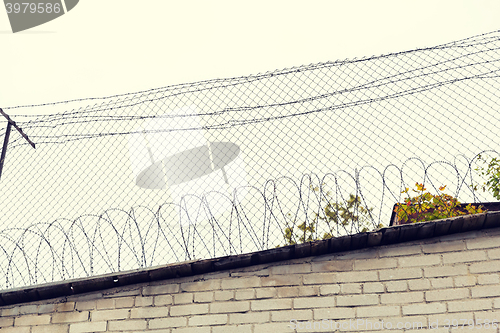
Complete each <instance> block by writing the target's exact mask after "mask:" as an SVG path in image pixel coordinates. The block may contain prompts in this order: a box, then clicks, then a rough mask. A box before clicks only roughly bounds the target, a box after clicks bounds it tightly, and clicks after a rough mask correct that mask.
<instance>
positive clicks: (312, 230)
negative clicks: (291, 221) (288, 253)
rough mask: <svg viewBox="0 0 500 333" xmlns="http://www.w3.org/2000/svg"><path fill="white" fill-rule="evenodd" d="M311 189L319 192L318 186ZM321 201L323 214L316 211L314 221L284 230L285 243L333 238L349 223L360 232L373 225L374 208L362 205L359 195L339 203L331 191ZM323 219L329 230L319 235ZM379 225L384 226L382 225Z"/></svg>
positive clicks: (350, 196) (351, 196)
mask: <svg viewBox="0 0 500 333" xmlns="http://www.w3.org/2000/svg"><path fill="white" fill-rule="evenodd" d="M311 189H312V190H314V191H315V192H319V188H318V187H314V188H313V187H311ZM321 203H322V209H321V210H322V214H318V213H314V218H313V219H312V221H310V222H307V221H305V222H302V223H301V224H298V225H297V226H294V225H292V226H289V227H286V228H285V229H284V230H283V237H284V239H285V245H294V244H297V243H299V244H300V243H305V242H311V241H315V240H320V239H327V238H332V237H334V236H333V235H334V234H335V231H336V230H338V229H339V228H341V227H344V228H347V227H348V226H349V225H353V226H354V227H355V229H357V230H358V231H360V232H366V231H368V230H370V229H371V228H372V227H373V224H372V222H371V221H372V218H371V216H370V214H371V212H372V211H373V208H366V207H364V206H363V205H361V199H360V197H359V196H355V195H354V194H350V195H349V199H348V200H347V201H346V202H345V204H339V203H337V202H335V201H334V200H333V198H332V197H331V193H330V192H327V193H326V198H322V199H321ZM288 216H289V217H291V214H288ZM321 221H322V222H323V223H324V224H325V227H326V228H325V229H326V230H327V232H324V233H323V235H322V236H319V235H318V233H317V228H318V225H319V223H320V222H321ZM377 227H382V225H378V226H377Z"/></svg>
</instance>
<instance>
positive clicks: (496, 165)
mask: <svg viewBox="0 0 500 333" xmlns="http://www.w3.org/2000/svg"><path fill="white" fill-rule="evenodd" d="M478 161H481V162H482V164H483V165H481V166H478V167H477V168H476V171H477V172H479V173H480V174H481V176H486V177H488V180H487V181H486V182H485V183H483V185H482V189H483V192H486V189H488V190H489V191H491V193H492V194H493V197H495V199H497V200H500V159H497V158H492V159H491V160H490V161H489V162H488V161H487V158H486V157H484V156H481V155H479V156H478ZM485 164H486V166H484V165H485ZM472 188H473V189H474V191H477V190H478V185H473V186H472Z"/></svg>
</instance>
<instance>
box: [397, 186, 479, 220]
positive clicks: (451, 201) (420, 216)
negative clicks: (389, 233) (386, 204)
mask: <svg viewBox="0 0 500 333" xmlns="http://www.w3.org/2000/svg"><path fill="white" fill-rule="evenodd" d="M415 186H416V190H412V191H413V192H415V193H417V195H415V196H413V197H408V198H407V199H406V200H405V202H404V203H403V204H398V205H396V207H395V208H394V211H395V212H396V216H397V219H398V221H401V222H403V223H407V222H408V221H409V222H410V223H416V222H423V221H432V220H437V219H444V218H447V217H455V216H461V215H468V214H478V213H483V212H485V210H484V207H482V206H478V207H476V206H473V205H472V204H468V205H467V206H466V207H465V208H462V207H461V206H460V202H459V201H458V200H457V198H455V197H452V196H451V195H448V194H445V193H444V190H445V189H446V185H445V186H441V187H440V188H439V191H440V192H442V193H440V194H438V195H433V194H431V193H429V192H425V191H426V190H427V189H426V188H425V187H424V185H423V184H419V183H416V184H415ZM401 193H405V194H408V196H409V188H406V189H405V190H404V191H402V192H401Z"/></svg>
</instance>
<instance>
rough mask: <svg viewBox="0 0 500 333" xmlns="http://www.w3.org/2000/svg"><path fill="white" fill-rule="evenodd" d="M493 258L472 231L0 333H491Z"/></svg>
mask: <svg viewBox="0 0 500 333" xmlns="http://www.w3.org/2000/svg"><path fill="white" fill-rule="evenodd" d="M499 259H500V235H499V230H490V231H474V232H471V233H464V234H459V235H453V236H445V237H442V238H434V239H428V240H423V241H420V242H415V241H414V242H411V243H407V244H397V245H390V246H383V247H376V248H369V249H363V250H358V251H352V252H348V253H341V254H330V255H324V256H319V257H308V258H304V259H300V260H299V259H295V260H291V261H289V262H280V263H275V264H266V265H259V266H254V267H246V268H241V269H233V270H230V271H228V272H225V273H215V274H214V273H212V274H206V275H204V276H191V277H186V278H177V279H172V280H165V281H159V282H154V283H149V284H139V285H135V286H128V287H127V288H122V289H120V288H114V289H112V290H107V291H100V292H96V293H94V294H92V293H91V294H85V295H76V296H71V297H67V298H58V299H52V300H47V301H40V302H33V303H28V304H20V305H17V306H4V307H0V333H45V332H46V333H48V332H50V333H85V332H149V331H150V332H152V333H181V332H190V333H197V332H200V333H203V332H206V333H225V332H243V333H258V332H266V333H267V332H271V333H279V332H331V331H335V329H337V330H340V331H355V332H357V331H379V332H405V331H411V330H412V329H410V328H409V327H410V326H412V327H413V326H415V325H417V324H421V325H422V326H423V327H424V328H427V329H424V330H422V331H423V332H434V333H439V332H459V331H462V330H460V328H462V329H463V331H464V332H465V329H467V331H470V332H496V333H499V332H500V331H499V328H498V327H497V326H498V325H499V324H498V322H499V321H500V260H499ZM485 321H487V324H486V325H485V324H484V323H485ZM492 321H496V323H494V324H492ZM353 322H354V324H355V326H352V323H353ZM361 324H362V325H364V326H363V327H360V326H356V325H361ZM447 324H448V325H451V326H450V327H447V326H446V325H447ZM472 324H474V327H472ZM478 324H481V327H479V326H478ZM308 325H309V326H308ZM331 325H344V326H345V327H340V326H339V327H337V328H335V327H333V328H332V326H331ZM381 325H382V326H381ZM383 325H385V326H383ZM388 325H390V326H391V327H388ZM398 325H400V326H401V325H403V326H402V327H398ZM404 325H406V326H407V328H406V330H405V328H404ZM429 325H432V326H433V328H436V325H437V329H428V328H429ZM327 326H328V327H327Z"/></svg>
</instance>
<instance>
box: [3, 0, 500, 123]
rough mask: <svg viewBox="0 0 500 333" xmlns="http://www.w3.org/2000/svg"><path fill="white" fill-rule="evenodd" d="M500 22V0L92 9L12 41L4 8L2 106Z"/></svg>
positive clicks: (412, 42) (385, 48)
mask: <svg viewBox="0 0 500 333" xmlns="http://www.w3.org/2000/svg"><path fill="white" fill-rule="evenodd" d="M498 13H500V1H498V0H477V1H470V0H453V1H450V0H440V1H435V0H432V1H400V0H397V1H390V0H383V1H381V0H379V1H368V0H365V1H352V0H351V1H314V0H313V1H307V2H306V1H290V0H287V1H268V0H267V1H255V0H254V1H251V2H250V1H248V2H242V1H165V0H149V1H144V2H137V1H136V2H133V1H118V0H106V1H100V0H82V1H80V3H79V4H78V5H77V6H76V7H75V8H74V9H73V10H72V11H70V12H68V13H67V14H65V15H64V16H62V17H59V18H57V19H55V20H53V21H51V22H48V23H46V24H43V25H41V26H38V27H35V28H32V29H30V30H27V31H24V32H20V33H16V34H13V33H12V32H11V30H10V25H9V21H8V17H7V14H6V12H5V11H0V41H1V42H0V48H1V52H0V60H1V61H0V107H8V106H16V105H26V104H38V103H45V102H55V101H62V100H68V99H74V98H85V97H103V96H109V95H114V94H120V93H127V92H134V91H140V90H146V89H150V88H157V87H163V86H168V85H172V84H179V83H187V82H194V81H200V80H208V79H215V78H226V77H234V76H242V75H248V74H258V73H263V72H267V71H273V70H275V69H283V68H287V67H293V66H300V65H307V64H311V63H318V62H327V61H335V60H343V59H346V58H362V57H365V56H371V55H380V54H386V53H391V52H399V51H404V50H410V49H414V48H420V47H430V46H435V45H438V44H442V43H447V42H450V41H454V40H458V39H462V38H467V37H470V36H474V35H478V34H482V33H487V32H491V31H494V30H498V29H500V24H498ZM37 111H39V110H37ZM29 112H33V111H30V110H29V109H18V110H16V113H17V114H19V113H29ZM46 112H50V110H47V111H46Z"/></svg>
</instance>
